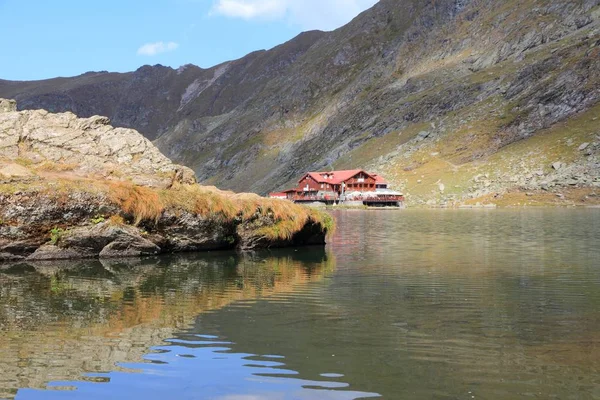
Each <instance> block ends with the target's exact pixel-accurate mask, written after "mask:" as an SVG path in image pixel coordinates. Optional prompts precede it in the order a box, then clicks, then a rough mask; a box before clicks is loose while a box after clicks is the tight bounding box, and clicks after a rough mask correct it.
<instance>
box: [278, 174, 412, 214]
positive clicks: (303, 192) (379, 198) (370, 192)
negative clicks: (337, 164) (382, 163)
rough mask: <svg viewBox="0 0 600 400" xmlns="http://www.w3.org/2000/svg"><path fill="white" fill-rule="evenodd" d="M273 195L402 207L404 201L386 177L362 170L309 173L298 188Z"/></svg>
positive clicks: (317, 200) (303, 177)
mask: <svg viewBox="0 0 600 400" xmlns="http://www.w3.org/2000/svg"><path fill="white" fill-rule="evenodd" d="M284 195H285V196H284ZM270 197H273V198H284V197H285V198H287V199H288V200H292V201H294V202H297V203H307V202H320V203H326V204H337V203H340V202H344V203H353V204H354V203H362V204H365V205H395V206H400V205H401V204H402V202H403V201H404V198H403V196H402V194H401V193H398V192H395V191H393V190H391V189H389V185H388V182H387V181H386V180H385V178H383V177H382V176H380V175H377V174H372V173H369V172H367V171H365V170H362V169H353V170H346V171H328V172H308V173H306V174H305V175H304V176H302V178H301V179H300V181H299V182H298V186H297V187H296V188H295V189H289V190H286V191H284V192H280V193H272V194H271V196H270Z"/></svg>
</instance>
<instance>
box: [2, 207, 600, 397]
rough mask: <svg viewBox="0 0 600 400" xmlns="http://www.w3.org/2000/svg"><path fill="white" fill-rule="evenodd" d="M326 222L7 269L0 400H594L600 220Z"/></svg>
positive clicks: (506, 216)
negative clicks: (196, 247) (207, 247)
mask: <svg viewBox="0 0 600 400" xmlns="http://www.w3.org/2000/svg"><path fill="white" fill-rule="evenodd" d="M334 214H335V216H336V218H337V221H338V230H337V232H336V234H335V236H334V237H333V238H331V240H330V244H329V245H328V246H327V247H326V248H324V249H323V248H301V249H296V250H294V249H292V250H283V251H271V252H260V253H256V254H252V255H247V256H239V255H237V254H235V253H211V254H203V255H193V256H184V257H170V258H150V259H144V260H128V261H110V262H104V261H103V262H99V261H93V262H91V261H86V262H78V263H73V262H70V263H66V262H52V263H43V264H36V265H27V264H21V265H13V266H10V267H7V266H4V267H0V398H10V399H12V398H17V399H103V400H104V399H135V398H140V399H220V400H262V399H265V400H267V399H268V400H279V399H336V400H337V399H357V398H385V399H600V210H591V209H590V210H456V211H447V210H439V211H436V210H422V211H421V210H405V211H339V212H335V213H334Z"/></svg>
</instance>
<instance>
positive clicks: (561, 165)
mask: <svg viewBox="0 0 600 400" xmlns="http://www.w3.org/2000/svg"><path fill="white" fill-rule="evenodd" d="M563 166H564V164H563V163H562V162H560V161H557V162H554V163H552V168H554V169H555V170H556V171H558V170H560V169H561V168H562V167H563Z"/></svg>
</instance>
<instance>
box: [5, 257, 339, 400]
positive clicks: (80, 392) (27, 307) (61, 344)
mask: <svg viewBox="0 0 600 400" xmlns="http://www.w3.org/2000/svg"><path fill="white" fill-rule="evenodd" d="M333 265H334V260H333V258H332V257H331V255H328V254H327V253H325V251H324V249H323V248H308V249H304V251H302V252H298V251H293V250H291V251H271V252H268V253H267V252H265V253H255V254H253V255H247V256H239V255H236V254H232V253H222V254H214V255H196V256H186V257H174V258H155V259H144V260H137V261H131V260H127V261H120V262H119V261H117V262H115V261H110V262H105V261H102V262H100V261H86V262H80V263H42V264H16V265H12V266H9V267H5V268H4V269H3V270H2V271H0V305H1V307H0V323H1V325H0V326H1V329H0V359H1V360H2V375H1V376H0V388H1V391H0V397H4V398H11V397H14V396H15V394H17V391H18V398H40V397H41V398H49V397H52V396H59V397H61V396H67V397H69V396H75V397H77V398H100V397H102V396H106V395H107V393H111V396H110V398H115V397H127V396H130V394H131V392H132V391H135V392H136V396H137V395H141V394H143V395H144V397H147V398H148V397H149V398H153V397H156V396H159V393H160V387H162V389H163V390H164V393H163V394H168V393H172V391H173V387H178V388H179V389H178V390H180V391H181V393H179V394H181V395H183V396H184V397H185V396H186V395H190V396H193V397H195V398H208V397H206V396H208V395H209V394H210V393H212V394H210V396H216V397H215V398H221V397H222V398H234V397H223V396H230V395H231V394H232V393H233V392H232V391H231V390H230V389H227V390H225V389H224V388H227V387H230V386H231V385H232V382H233V381H232V379H233V380H235V379H240V380H241V381H240V383H238V384H239V385H241V387H244V388H245V389H244V391H242V392H241V394H243V393H248V391H251V390H253V389H252V385H250V384H244V383H243V382H244V379H243V377H254V379H250V380H249V381H248V382H257V383H256V384H257V385H260V384H261V383H260V382H264V381H265V380H266V378H261V379H258V378H257V377H258V376H261V375H264V374H268V373H269V372H270V371H271V370H270V369H269V368H273V367H281V366H282V365H283V364H282V363H281V362H278V363H273V362H270V363H269V362H266V361H264V360H261V359H253V361H252V362H250V361H249V360H248V357H249V356H250V354H245V353H232V352H231V349H230V348H229V347H228V346H229V345H231V343H230V342H228V341H222V340H219V339H218V338H216V337H212V336H206V335H200V336H199V335H198V334H193V335H191V336H190V335H184V337H183V338H182V336H181V335H182V334H181V332H183V331H186V330H187V329H188V328H189V326H190V325H191V324H192V322H193V319H194V317H195V316H196V315H198V314H199V313H203V312H205V313H206V312H212V311H214V310H219V309H221V308H223V307H224V306H226V305H228V304H231V303H234V302H235V303H236V304H237V307H242V308H243V307H250V306H251V305H252V304H253V303H254V302H256V301H257V300H258V299H264V298H268V297H272V296H274V295H285V294H286V293H291V292H293V291H294V290H296V289H297V288H298V287H302V286H304V285H307V284H309V283H310V282H316V281H319V280H322V279H323V277H324V276H325V275H326V274H328V273H331V271H332V269H333ZM165 342H166V343H168V344H167V345H165ZM184 347H185V349H184ZM150 349H152V352H151V353H150V354H148V353H149V351H150ZM142 359H143V360H145V361H146V362H145V363H142V364H140V363H139V361H141V360H142ZM203 359H205V360H211V362H209V363H202V362H198V361H200V360H203ZM217 360H220V361H219V362H217ZM127 362H130V363H127ZM136 362H138V363H136ZM190 363H191V364H190ZM165 364H168V369H164V365H165ZM190 365H192V366H196V369H195V372H194V368H192V369H191V370H190V369H189V368H190ZM219 370H220V371H221V372H226V373H225V374H224V375H222V377H221V378H222V379H223V381H222V384H223V390H222V393H219V383H218V379H217V377H219V376H221V375H220V373H219V374H217V373H216V371H219ZM84 372H85V373H86V375H85V376H82V373H84ZM131 372H136V373H134V374H131ZM276 372H277V374H278V375H279V374H282V375H291V374H293V373H294V372H293V371H291V370H286V369H285V368H277V370H276ZM192 373H198V374H202V376H203V377H204V378H203V379H202V380H201V381H198V382H197V384H198V385H199V386H198V387H195V388H193V387H191V386H190V385H192V384H193V383H194V380H193V379H191V380H190V381H189V382H188V381H187V379H189V378H190V374H192ZM233 374H237V375H235V376H233ZM159 377H163V378H164V379H166V381H165V382H164V386H160V382H162V381H161V379H159ZM207 379H208V380H207ZM73 380H77V381H79V382H77V383H75V382H73ZM122 380H123V382H127V385H129V387H128V388H124V387H121V383H120V382H121V381H122ZM276 381H277V382H280V381H281V382H280V383H278V384H281V385H283V386H282V387H284V388H285V390H290V389H292V388H296V389H295V390H296V391H298V393H301V392H302V391H303V390H307V389H303V387H304V386H310V385H313V386H315V387H317V386H319V385H321V386H323V385H324V386H327V387H329V388H334V387H343V386H345V385H344V384H342V383H335V382H333V383H332V382H329V383H326V382H325V383H323V382H322V383H317V382H305V381H302V380H298V379H293V380H291V381H290V380H289V379H283V380H282V379H277V380H276ZM99 382H104V383H110V384H109V385H107V387H103V385H96V384H97V383H99ZM174 385H175V386H174ZM179 385H181V387H179ZM192 386H193V385H192ZM263 386H264V385H263ZM186 387H187V389H186ZM209 387H212V388H213V389H210V390H211V392H210V393H209V392H207V391H206V390H208V388H209ZM25 388H29V389H25ZM74 388H77V390H76V391H73V392H69V391H68V389H74ZM201 388H203V389H202V390H203V391H202V393H204V394H202V395H201V396H200V397H198V396H197V392H196V390H200V389H201ZM31 389H61V391H59V392H55V391H42V392H39V391H36V390H31ZM140 391H141V392H140ZM263 392H264V390H263ZM261 396H263V395H261ZM275 396H278V395H277V394H276V393H275ZM168 397H170V396H167V398H168ZM163 398H164V397H163ZM261 398H263V397H261ZM264 398H277V397H272V396H271V395H269V396H268V397H264ZM331 398H350V397H348V395H342V397H331Z"/></svg>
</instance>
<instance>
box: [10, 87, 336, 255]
mask: <svg viewBox="0 0 600 400" xmlns="http://www.w3.org/2000/svg"><path fill="white" fill-rule="evenodd" d="M15 109H16V104H15V103H14V102H13V101H8V100H3V99H0V261H9V260H11V261H14V260H31V261H39V260H57V259H77V258H113V257H130V256H143V255H154V254H162V253H176V252H191V251H207V250H219V249H234V248H238V249H242V250H251V249H255V248H261V247H262V248H264V247H284V246H296V245H308V244H324V243H325V237H326V235H327V232H328V231H330V230H331V229H332V226H333V222H332V220H331V217H330V216H328V215H326V214H324V213H321V212H319V211H316V210H310V209H308V208H305V207H301V206H298V205H295V204H292V203H289V202H286V201H282V200H272V199H264V198H261V197H259V196H257V195H251V194H235V193H232V192H225V191H221V190H218V189H216V188H209V187H203V186H200V185H198V184H196V178H195V175H194V173H193V171H192V170H190V169H189V168H186V167H183V166H180V165H176V164H173V163H172V162H171V161H170V160H169V159H168V158H166V157H165V156H164V155H162V154H161V153H160V152H159V151H158V150H157V149H156V147H154V145H153V144H152V143H151V142H150V141H148V140H147V139H145V138H144V137H142V135H141V134H139V133H138V132H136V131H134V130H131V129H122V128H113V127H112V126H110V125H109V121H108V119H107V118H105V117H99V116H94V117H91V118H86V119H80V118H76V117H75V116H74V115H73V114H71V113H63V114H51V113H48V112H46V111H44V110H36V111H21V112H17V111H15Z"/></svg>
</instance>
